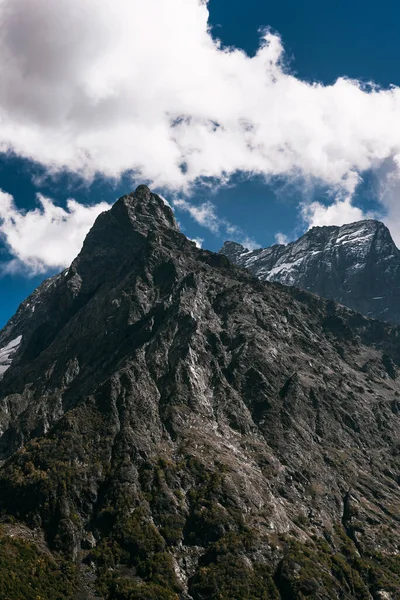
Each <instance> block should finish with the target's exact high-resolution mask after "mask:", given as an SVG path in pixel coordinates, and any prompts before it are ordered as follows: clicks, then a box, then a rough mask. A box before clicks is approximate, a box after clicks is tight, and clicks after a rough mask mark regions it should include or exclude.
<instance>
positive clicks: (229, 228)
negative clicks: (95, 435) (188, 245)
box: [173, 198, 260, 250]
mask: <svg viewBox="0 0 400 600" xmlns="http://www.w3.org/2000/svg"><path fill="white" fill-rule="evenodd" d="M173 205H174V207H175V208H177V209H178V210H183V211H185V212H187V213H189V214H190V216H191V217H192V219H194V220H195V221H196V222H197V223H198V224H199V225H201V226H202V227H206V228H207V229H209V230H210V231H211V232H212V233H214V234H216V235H221V230H222V233H223V235H224V236H225V237H227V236H229V237H230V239H232V238H233V239H234V240H235V241H238V242H239V243H240V244H242V245H243V246H245V247H246V248H249V249H250V250H252V249H254V248H259V247H260V246H259V244H257V242H255V241H254V240H253V239H252V238H250V237H249V236H247V235H246V234H245V233H244V232H243V230H242V229H240V227H237V226H236V225H232V223H230V222H229V221H227V220H226V219H224V218H222V217H219V216H218V215H217V212H216V211H217V209H216V206H215V205H214V204H213V203H212V202H210V201H207V202H203V203H202V204H199V205H196V204H192V203H191V202H188V201H187V200H184V199H181V198H179V199H176V200H173ZM193 241H194V240H193ZM202 241H203V240H202Z"/></svg>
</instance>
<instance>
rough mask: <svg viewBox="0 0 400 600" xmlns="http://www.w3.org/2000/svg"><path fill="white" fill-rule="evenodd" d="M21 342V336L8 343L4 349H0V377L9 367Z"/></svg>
mask: <svg viewBox="0 0 400 600" xmlns="http://www.w3.org/2000/svg"><path fill="white" fill-rule="evenodd" d="M21 341H22V335H19V336H18V337H16V338H15V339H13V340H11V342H8V344H7V345H6V346H4V348H0V375H3V374H4V373H5V372H6V371H7V369H8V368H9V367H10V365H11V363H12V361H13V357H14V355H15V353H16V351H17V350H18V347H19V345H20V344H21Z"/></svg>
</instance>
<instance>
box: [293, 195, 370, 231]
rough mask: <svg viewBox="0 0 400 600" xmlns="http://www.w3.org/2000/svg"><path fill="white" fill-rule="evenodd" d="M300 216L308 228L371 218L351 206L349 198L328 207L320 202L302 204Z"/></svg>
mask: <svg viewBox="0 0 400 600" xmlns="http://www.w3.org/2000/svg"><path fill="white" fill-rule="evenodd" d="M302 216H303V218H304V220H305V221H306V222H307V223H308V225H309V227H310V228H311V227H322V226H324V225H344V224H345V223H353V222H354V221H361V220H362V219H370V218H373V215H372V214H371V213H365V212H364V211H363V210H362V209H361V208H358V207H356V206H353V204H352V203H351V198H350V197H346V198H343V199H337V200H336V201H335V202H333V203H332V204H329V205H324V204H322V203H321V202H312V203H311V204H303V206H302Z"/></svg>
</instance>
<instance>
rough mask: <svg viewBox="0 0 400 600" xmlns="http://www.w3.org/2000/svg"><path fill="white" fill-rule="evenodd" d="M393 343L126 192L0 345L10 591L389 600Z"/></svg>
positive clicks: (394, 504) (397, 399)
mask: <svg viewBox="0 0 400 600" xmlns="http://www.w3.org/2000/svg"><path fill="white" fill-rule="evenodd" d="M375 227H376V226H375V225H372V224H366V225H365V228H366V229H365V232H366V233H365V236H364V237H367V236H368V235H370V232H371V235H373V236H375V235H376V234H375V233H372V230H375V229H374V228H375ZM349 232H350V233H349V235H351V229H349ZM314 233H315V232H314ZM314 233H313V232H310V234H309V235H310V236H311V235H314ZM328 233H329V231H325V230H320V234H321V235H325V238H326V241H325V245H327V244H328V237H329V236H328ZM341 235H343V229H342V234H341ZM337 237H340V236H337ZM306 239H308V238H306ZM302 243H304V244H305V242H304V240H303V242H302ZM337 243H338V248H344V247H345V246H346V244H344V242H343V241H342V242H341V241H340V239H339V241H338V242H337ZM369 243H375V242H368V244H369ZM360 245H361V242H360ZM317 248H318V245H317V244H316V245H315V251H317ZM278 249H279V247H278ZM275 251H276V250H274V252H275ZM279 251H280V250H279ZM299 252H300V249H299ZM363 253H364V250H363V251H361V249H360V252H359V255H360V256H361V255H363V256H364V254H363ZM296 260H297V259H296ZM286 262H288V261H286ZM280 264H281V265H282V264H283V263H280ZM277 266H278V265H277ZM399 338H400V329H399V328H397V327H395V326H391V325H389V324H385V323H383V322H379V321H373V320H371V319H367V318H365V317H363V316H362V315H360V314H358V313H355V312H353V311H351V310H349V309H347V308H345V307H343V306H341V305H338V304H336V303H335V302H333V301H328V300H324V299H321V298H319V297H317V296H315V295H313V294H310V293H308V292H306V291H302V290H300V289H299V288H296V287H285V286H282V285H279V284H275V283H268V282H266V283H263V282H260V281H259V280H257V279H256V278H254V277H253V276H252V275H251V274H250V273H248V272H246V271H245V270H244V269H241V268H238V267H237V266H235V265H233V264H232V263H231V262H230V261H229V260H228V259H227V258H226V257H225V256H222V255H220V254H213V253H211V252H208V251H204V250H200V249H198V248H196V245H195V244H194V243H193V242H191V241H189V240H188V239H187V238H186V237H185V236H184V235H183V234H181V233H180V232H179V229H178V227H177V225H176V222H175V220H174V217H173V214H172V212H171V210H170V209H169V208H168V207H167V206H166V205H165V204H164V202H163V201H162V199H161V198H159V197H158V196H156V195H155V194H152V193H151V192H150V190H149V189H148V188H146V187H144V186H140V187H139V188H138V190H136V192H135V193H133V194H128V195H127V196H124V197H123V198H121V199H120V200H118V202H117V203H116V204H115V205H114V207H113V208H112V209H111V210H110V211H109V212H107V213H103V214H102V215H100V216H99V217H98V219H97V221H96V223H95V225H94V226H93V229H92V230H91V232H90V233H89V234H88V236H87V239H86V241H85V243H84V245H83V248H82V251H81V253H80V254H79V256H78V257H77V258H76V259H75V260H74V262H73V263H72V265H71V266H70V268H69V269H67V270H66V271H64V272H63V273H61V274H60V275H57V276H56V277H54V278H52V279H50V280H48V281H47V282H45V283H44V284H42V286H40V287H39V288H38V290H37V291H36V292H35V293H34V294H33V295H32V296H30V297H29V298H28V299H27V300H26V301H25V302H24V303H23V304H22V305H21V307H20V308H19V310H18V311H17V313H16V315H15V317H13V319H11V321H10V322H9V323H8V324H7V325H6V327H5V328H4V329H3V330H2V331H1V332H0V348H1V349H2V350H1V352H2V353H3V354H2V357H3V359H4V360H3V359H2V360H3V362H4V361H8V362H7V365H6V366H7V369H6V370H5V371H4V374H3V378H2V379H1V381H0V460H1V462H0V465H1V466H0V515H1V518H2V519H3V524H0V586H3V587H0V591H2V590H4V589H5V590H6V592H5V593H4V594H3V595H4V597H7V598H14V597H15V598H18V599H19V598H24V597H38V596H40V597H46V598H67V597H69V598H75V599H78V598H79V599H83V598H85V599H86V598H103V599H117V600H132V599H135V600H177V599H180V600H221V599H223V600H228V599H229V600H232V599H233V600H250V599H251V600H269V599H274V600H275V599H276V600H278V599H289V598H290V599H294V600H297V599H298V600H302V599H304V598H306V597H308V598H316V599H320V600H322V599H324V600H325V599H327V598H328V599H332V600H337V598H349V599H354V600H357V599H359V598H365V599H367V598H368V599H369V598H398V590H399V589H400V576H399V573H400V569H399V559H398V549H399V547H400V530H399V527H398V519H399V514H398V507H399V506H400V488H399V485H398V484H399V472H400V471H399V467H400V465H399V456H400V454H399V439H400V378H399V364H400V346H399ZM17 340H18V346H17ZM29 532H31V533H29ZM21 538H23V539H24V545H22V546H21V544H22V542H21V544H19V542H18V540H20V539H21ZM27 548H28V549H29V552H28V549H27ZM49 549H50V552H51V553H52V554H51V553H49V551H48V550H49ZM5 552H8V554H7V556H8V557H9V556H12V561H10V560H8V561H7V560H6V558H7V557H4V553H5ZM35 552H36V554H35ZM2 553H3V554H2ZM20 555H21V560H20V559H19V558H16V557H19V556H20ZM43 556H45V558H43ZM52 557H54V558H52ZM3 558H4V560H3ZM49 560H53V563H52V565H53V566H49V564H48V562H46V561H49ZM71 561H73V562H75V564H76V565H77V566H78V569H73V568H71ZM10 564H18V565H20V566H19V573H18V577H16V575H15V573H14V574H13V571H12V568H10ZM38 569H39V571H38ZM40 569H41V570H40ZM44 569H45V570H44ZM52 569H53V570H52ZM38 572H39V573H41V575H40V577H38V576H36V573H38ZM32 574H33V575H32ZM33 577H34V579H32V578H33ZM30 578H31V579H30ZM39 583H40V586H41V587H40V589H38V588H37V586H38V585H39ZM32 585H35V586H36V588H35V590H36V591H35V594H36V595H35V596H32V594H33V592H32V594H31V591H30V590H31V587H30V586H32ZM4 586H8V587H4ZM9 590H12V592H13V594H14V595H11V593H10V592H9ZM25 590H28V596H27V594H26V593H25ZM2 593H3V592H2ZM29 594H31V596H29ZM0 595H1V594H0Z"/></svg>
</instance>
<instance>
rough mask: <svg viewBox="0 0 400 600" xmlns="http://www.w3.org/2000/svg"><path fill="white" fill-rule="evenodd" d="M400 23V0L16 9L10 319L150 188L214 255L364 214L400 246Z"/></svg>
mask: <svg viewBox="0 0 400 600" xmlns="http://www.w3.org/2000/svg"><path fill="white" fill-rule="evenodd" d="M399 24H400V6H399V5H398V3H397V2H395V1H394V0H393V1H392V0H381V2H379V3H376V2H372V1H368V0H364V1H363V2H361V1H360V0H352V2H351V3H349V2H344V0H335V1H334V2H333V1H326V2H324V3H321V2H317V1H315V0H303V1H300V2H299V0H297V1H295V0H281V1H280V2H279V3H278V2H276V3H271V2H265V0H247V1H246V2H243V1H239V0H230V1H229V2H228V1H227V0H209V2H208V3H206V2H204V1H200V0H146V2H145V3H144V2H142V1H141V0H112V1H111V0H79V1H78V0H57V1H56V2H54V0H0V78H1V79H0V80H1V82H2V84H1V87H0V325H2V324H4V323H5V322H6V321H7V319H8V318H9V317H10V316H12V314H13V313H14V312H15V310H16V308H17V306H18V304H19V303H20V302H21V301H22V300H23V299H24V298H25V297H26V296H27V295H28V294H29V293H30V292H31V291H32V290H33V289H34V288H35V287H36V286H37V285H38V284H39V283H40V282H41V281H42V280H43V279H44V278H46V277H48V276H51V275H52V274H54V273H56V272H58V271H60V270H61V269H62V268H65V267H66V266H68V264H69V263H70V262H71V261H72V259H73V258H74V256H75V255H76V254H77V253H78V252H79V249H80V247H81V245H82V242H83V239H84V237H85V235H86V233H87V231H88V230H89V229H90V227H91V225H92V224H93V222H94V220H95V218H96V216H97V215H98V214H100V212H102V211H104V210H107V208H108V207H109V206H111V205H112V203H113V202H115V200H116V199H117V198H118V197H119V196H121V195H122V194H124V193H127V192H129V191H131V190H133V189H134V188H135V187H136V186H137V185H138V184H140V183H147V184H148V185H150V186H151V187H152V189H153V190H154V191H156V192H158V193H160V194H162V195H163V196H164V197H165V198H166V199H167V200H168V201H169V202H170V204H171V205H172V206H173V207H174V210H175V213H176V217H177V219H178V221H179V224H180V226H181V228H182V231H183V232H184V233H185V234H186V235H187V236H188V237H190V238H191V239H195V240H197V242H198V244H199V245H202V246H203V247H205V248H209V249H211V250H218V249H219V248H220V247H221V246H222V244H223V242H224V240H226V239H234V240H235V241H238V242H240V243H242V244H243V245H245V246H246V247H249V248H253V247H259V246H268V245H271V244H273V243H277V242H278V243H287V242H288V241H290V240H293V239H296V238H297V237H299V236H300V235H302V234H303V233H304V232H305V231H307V229H308V228H309V227H311V226H315V225H317V226H318V225H333V224H334V225H341V224H343V223H346V222H352V221H356V220H360V219H363V218H378V219H381V220H383V221H384V222H385V223H386V224H387V225H388V227H389V228H390V230H391V233H392V235H393V238H394V239H395V241H396V242H397V244H398V245H400V204H399V201H398V198H399V191H400V71H399V66H398V57H399V55H400V36H398V29H399ZM398 86H399V87H398Z"/></svg>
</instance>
